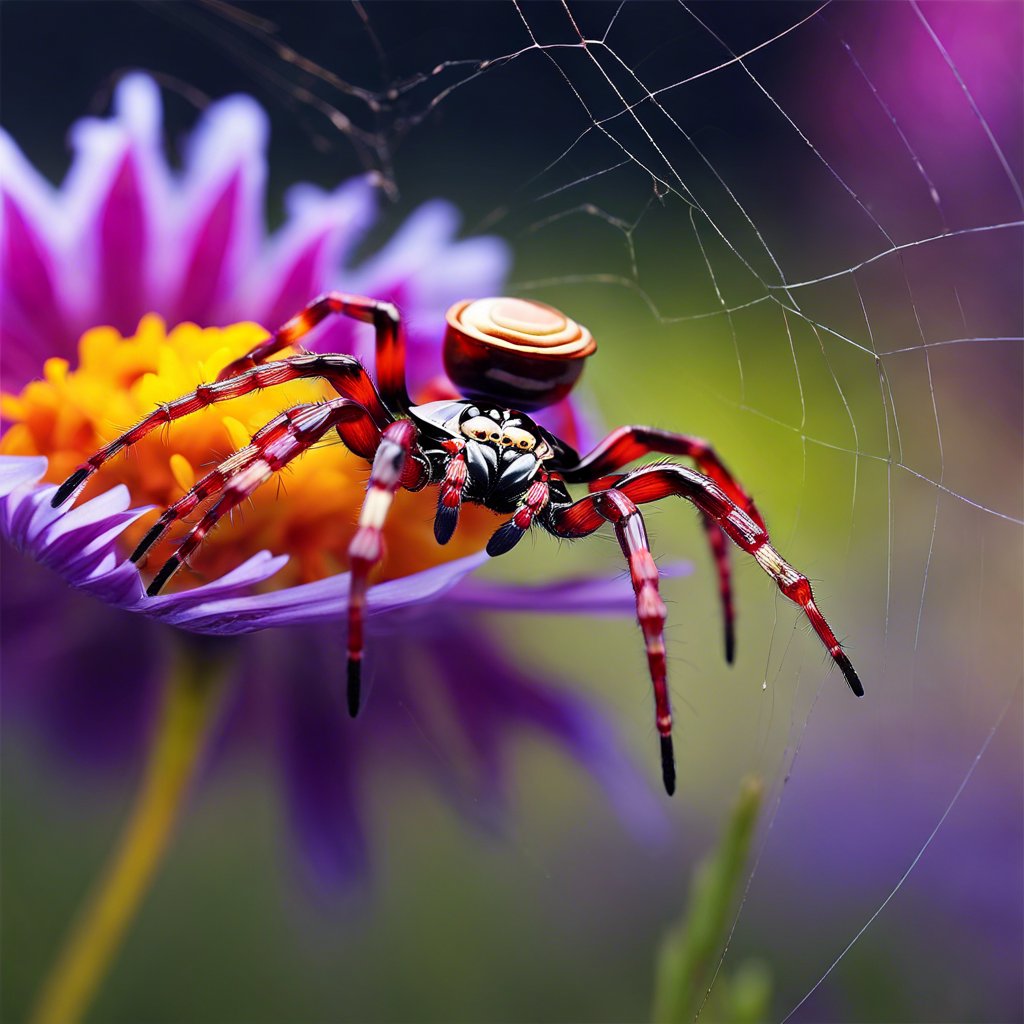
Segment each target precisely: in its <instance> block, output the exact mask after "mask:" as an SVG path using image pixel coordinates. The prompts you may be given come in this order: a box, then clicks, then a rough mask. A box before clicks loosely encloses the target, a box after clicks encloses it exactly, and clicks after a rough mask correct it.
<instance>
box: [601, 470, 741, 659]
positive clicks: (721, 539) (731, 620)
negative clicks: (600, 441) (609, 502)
mask: <svg viewBox="0 0 1024 1024" xmlns="http://www.w3.org/2000/svg"><path fill="white" fill-rule="evenodd" d="M625 477H626V474H625V473H613V474H611V475H610V476H602V477H598V478H597V479H596V480H591V481H590V483H589V484H588V485H587V490H589V491H590V493H591V494H594V493H596V492H598V491H606V490H607V489H608V488H609V487H615V486H616V485H617V484H618V483H619V482H620V481H621V480H624V479H625ZM700 518H701V522H702V523H703V524H704V532H705V533H706V534H707V535H708V544H709V545H710V546H711V557H712V559H713V560H714V563H715V571H716V572H717V573H718V592H719V595H720V597H721V601H722V621H723V623H724V626H725V660H726V661H727V662H728V663H729V664H730V665H731V664H732V663H733V661H734V660H735V659H736V609H735V605H734V603H733V598H732V566H731V564H730V560H729V545H728V544H727V543H726V536H725V534H724V533H723V532H722V528H721V527H720V526H719V525H718V524H717V523H716V522H715V521H714V520H713V519H711V518H709V517H708V516H707V515H705V514H704V513H703V512H701V514H700Z"/></svg>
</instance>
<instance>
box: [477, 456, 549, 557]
mask: <svg viewBox="0 0 1024 1024" xmlns="http://www.w3.org/2000/svg"><path fill="white" fill-rule="evenodd" d="M550 498H551V492H550V490H549V488H548V474H547V473H545V472H544V471H543V470H541V472H540V473H539V474H538V476H537V478H536V479H535V480H534V481H533V483H531V484H530V486H529V488H528V489H527V491H526V494H524V495H523V497H522V500H521V501H520V502H519V505H518V507H517V508H516V511H515V513H514V514H513V516H512V518H511V519H510V520H509V521H508V522H507V523H505V524H504V525H502V526H499V527H498V529H497V530H495V531H494V533H493V534H492V535H491V539H490V540H489V541H488V542H487V554H489V555H490V556H491V557H492V558H497V556H498V555H503V554H505V552H506V551H511V550H512V548H514V547H515V546H516V545H517V544H518V543H519V541H520V540H522V538H523V535H524V534H525V533H526V531H527V530H529V528H530V527H531V526H532V525H533V521H534V519H535V518H536V517H537V516H538V515H540V513H541V512H543V510H544V508H545V506H546V505H547V504H548V501H549V500H550Z"/></svg>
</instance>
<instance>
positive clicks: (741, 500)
mask: <svg viewBox="0 0 1024 1024" xmlns="http://www.w3.org/2000/svg"><path fill="white" fill-rule="evenodd" d="M653 453H658V454H660V455H682V456H684V457H686V458H690V459H693V461H694V462H695V463H696V464H697V469H698V470H699V471H700V472H701V473H703V474H704V476H706V477H708V478H710V479H711V480H714V482H715V483H716V484H718V486H719V487H721V489H722V490H723V491H725V493H726V494H727V495H728V496H729V497H730V498H731V499H732V501H733V502H734V503H735V504H736V505H738V506H739V507H740V508H741V509H743V511H744V512H746V513H747V515H748V516H750V518H751V519H753V520H754V522H755V523H757V525H758V526H760V527H761V529H762V530H763V529H765V525H764V520H763V519H762V518H761V513H760V512H758V511H757V507H756V506H755V505H754V499H753V498H752V497H751V496H750V495H749V494H747V492H746V491H745V490H744V489H743V488H742V487H741V486H740V484H739V483H738V482H737V480H736V478H735V477H734V476H733V475H732V473H730V472H729V470H728V469H727V468H726V465H725V463H724V462H722V460H721V459H720V458H719V456H718V453H717V452H716V451H715V449H714V448H712V447H711V445H710V444H709V443H708V442H707V441H705V440H704V439H703V438H700V437H692V436H691V435H689V434H675V433H673V432H672V431H669V430H658V429H656V428H655V427H638V426H631V427H619V429H618V430H613V431H612V432H611V433H610V434H609V435H608V436H607V437H606V438H605V439H604V440H603V441H600V442H599V443H598V444H597V446H596V447H595V448H594V450H593V451H591V452H590V453H589V454H587V455H585V456H583V458H582V459H580V461H579V462H578V463H577V464H576V465H575V466H569V467H566V468H561V469H560V470H559V472H560V473H561V475H562V477H563V478H564V479H565V481H566V483H587V482H588V481H593V480H596V479H597V478H598V477H601V476H604V475H605V474H608V473H612V472H614V471H615V470H617V469H620V468H621V467H622V466H625V465H628V464H629V463H630V462H633V461H635V460H636V459H641V458H643V457H644V456H645V455H651V454H653ZM591 489H592V490H593V488H591Z"/></svg>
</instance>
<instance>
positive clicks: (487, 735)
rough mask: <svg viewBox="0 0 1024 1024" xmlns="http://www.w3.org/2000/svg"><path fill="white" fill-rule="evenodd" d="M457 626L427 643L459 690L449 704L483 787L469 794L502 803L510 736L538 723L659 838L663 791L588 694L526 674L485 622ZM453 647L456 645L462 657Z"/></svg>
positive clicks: (627, 816)
mask: <svg viewBox="0 0 1024 1024" xmlns="http://www.w3.org/2000/svg"><path fill="white" fill-rule="evenodd" d="M452 632H453V633H454V634H455V635H454V636H452V635H445V636H444V637H439V636H438V635H437V634H436V633H434V634H432V635H431V638H430V640H429V644H430V647H431V648H432V650H433V653H434V657H435V658H436V659H437V661H438V663H439V664H440V665H442V666H446V668H447V671H445V668H442V670H441V673H440V675H441V678H442V680H443V681H444V682H445V684H446V685H447V686H448V687H449V688H450V689H451V690H452V691H453V692H452V695H451V696H452V699H451V705H452V708H453V710H454V713H455V714H456V716H457V718H458V720H459V723H460V726H461V730H460V731H461V734H462V735H463V737H464V738H465V741H466V742H467V743H468V744H469V745H470V747H471V748H472V750H473V751H474V754H475V758H476V764H477V768H478V777H477V785H478V786H479V789H478V791H476V792H474V793H470V794H468V796H469V798H470V800H471V801H472V802H476V801H479V800H483V801H486V802H490V803H492V804H494V805H495V806H496V807H498V808H500V807H501V805H502V804H503V803H504V800H505V796H506V789H507V776H508V775H509V770H508V766H507V764H506V762H505V757H504V750H503V746H504V743H505V742H506V741H507V740H508V738H509V737H510V736H512V735H513V734H514V732H515V730H516V729H517V728H518V729H529V730H537V731H540V732H543V733H545V734H546V735H547V736H548V737H549V738H551V739H553V740H555V741H556V744H557V746H558V747H560V748H561V749H563V750H565V751H567V752H568V753H569V754H570V755H571V756H572V757H574V758H575V759H576V761H577V762H579V764H580V765H581V766H583V767H584V768H586V769H587V770H588V771H589V772H590V773H591V774H592V775H593V776H594V777H595V778H597V780H598V782H599V783H600V784H601V785H602V787H603V788H604V789H605V792H606V793H607V795H608V796H609V798H610V800H611V802H612V804H613V806H614V807H615V809H616V811H617V812H618V814H619V815H620V816H621V817H622V819H623V820H624V821H625V822H626V823H627V824H628V826H629V827H630V828H631V829H632V830H633V831H634V832H635V833H636V834H637V835H638V836H640V837H642V838H645V839H653V838H656V837H659V836H661V835H663V834H664V831H665V824H666V822H665V818H664V813H663V811H662V809H661V807H662V805H661V801H660V798H659V797H657V796H656V795H655V792H654V789H653V788H652V786H651V784H650V783H649V782H648V781H647V778H646V776H645V775H644V774H643V773H641V772H640V771H639V770H638V769H637V767H636V765H635V764H634V763H633V761H632V760H631V759H630V758H629V757H628V756H627V755H626V753H625V752H624V750H623V749H622V746H621V743H620V742H619V738H618V736H617V734H616V732H615V730H614V729H613V728H612V727H611V726H610V724H609V723H608V721H607V719H606V718H605V717H604V716H603V715H602V714H600V713H599V712H598V711H597V710H595V708H594V706H593V704H592V703H591V702H590V701H588V700H585V699H583V698H582V697H578V696H576V695H574V694H573V693H572V692H571V687H570V686H569V685H568V684H560V683H556V682H553V681H551V680H548V679H543V678H538V675H537V672H536V671H535V670H531V671H530V672H529V673H527V672H524V671H523V670H522V669H521V668H519V667H518V666H516V665H513V664H512V663H511V662H509V661H508V659H507V658H506V657H505V656H504V654H503V653H502V651H501V649H500V648H499V647H498V646H497V645H496V644H494V643H489V642H487V640H486V634H485V633H484V632H482V631H481V630H480V629H479V628H474V629H472V630H469V629H466V630H462V629H458V628H457V627H453V630H452ZM453 651H457V652H458V654H457V663H456V659H455V658H454V657H453ZM467 663H469V664H473V665H486V666H487V685H486V686H480V685H478V682H477V680H475V679H473V680H471V681H470V680H467V678H466V673H465V667H464V666H465V665H466V664H467ZM470 682H471V685H468V683H470Z"/></svg>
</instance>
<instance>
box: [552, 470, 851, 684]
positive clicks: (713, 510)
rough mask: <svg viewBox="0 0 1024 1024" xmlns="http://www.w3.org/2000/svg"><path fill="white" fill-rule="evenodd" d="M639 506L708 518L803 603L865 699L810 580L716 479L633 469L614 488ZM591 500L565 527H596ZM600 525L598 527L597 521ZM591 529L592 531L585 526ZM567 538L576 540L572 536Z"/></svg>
mask: <svg viewBox="0 0 1024 1024" xmlns="http://www.w3.org/2000/svg"><path fill="white" fill-rule="evenodd" d="M615 489H616V490H620V491H622V492H623V493H624V494H627V495H628V496H629V497H630V498H632V499H633V501H635V502H636V503H637V504H638V505H641V504H644V503H645V502H649V501H658V500H659V499H661V498H667V497H669V496H670V495H677V496H679V497H681V498H685V499H686V500H687V501H689V502H692V503H693V504H694V505H696V507H697V508H698V509H699V510H700V511H701V512H703V513H704V515H706V516H707V517H708V518H709V519H711V520H713V521H714V522H715V523H716V524H717V525H718V527H719V528H720V529H721V530H722V531H724V532H725V534H726V535H727V536H728V537H729V538H730V539H731V540H732V541H733V542H734V543H736V544H737V545H738V546H739V547H741V548H742V549H743V550H744V551H746V552H747V554H749V555H753V557H754V559H755V561H756V562H757V563H758V565H760V566H761V568H762V569H764V571H765V572H766V573H768V575H769V576H771V577H772V579H773V580H775V583H776V585H777V586H778V588H779V590H781V591H782V593H783V594H784V595H785V596H786V597H788V598H789V600H790V601H792V602H793V603H794V604H796V605H799V606H800V608H802V609H803V612H804V614H805V615H806V616H807V619H808V621H809V622H810V623H811V626H812V627H813V628H814V632H815V633H817V634H818V637H819V639H820V640H821V642H822V643H823V644H824V645H825V649H826V650H827V651H828V653H829V654H830V655H831V656H832V659H833V660H834V661H835V663H836V664H837V665H838V666H839V668H840V670H841V671H842V673H843V675H844V676H845V677H846V681H847V683H848V684H849V686H850V689H851V690H853V692H854V693H855V694H856V695H857V696H858V697H863V696H864V687H863V686H862V685H861V682H860V679H859V678H858V676H857V673H856V671H855V670H854V667H853V664H852V663H851V661H850V659H849V657H848V656H847V655H846V653H845V652H844V651H843V649H842V646H841V645H840V643H839V641H838V640H837V639H836V635H835V633H833V632H832V629H831V627H830V626H829V624H828V623H827V622H826V621H825V617H824V616H823V615H822V614H821V612H820V611H819V610H818V606H817V604H815V601H814V594H813V592H812V591H811V585H810V583H809V582H808V580H807V577H806V576H804V575H803V574H802V573H799V572H797V571H796V569H794V568H793V567H792V566H791V565H790V564H789V563H788V562H787V561H786V560H785V559H784V558H783V557H782V556H781V555H780V554H779V553H778V551H776V550H775V548H774V547H772V545H771V544H770V543H769V542H768V531H767V530H766V529H765V528H764V527H763V526H762V525H760V524H759V523H758V522H757V521H756V520H755V519H754V518H753V517H752V516H751V515H749V514H748V513H747V512H746V511H744V510H743V509H742V508H740V507H739V506H738V505H737V504H736V503H735V502H734V501H733V500H732V499H731V498H730V497H729V495H728V494H726V492H725V490H724V489H723V488H722V487H720V486H719V485H718V484H717V483H716V482H715V481H714V480H709V479H708V478H707V477H706V476H703V475H702V474H700V473H697V472H695V471H694V470H692V469H687V468H686V467H685V466H674V465H671V464H669V465H659V466H646V467H644V468H642V469H637V470H634V471H633V472H632V473H628V474H627V475H626V476H625V477H623V478H622V479H621V480H620V481H619V482H618V483H617V484H616V485H615ZM587 500H588V499H587V498H584V499H582V500H581V501H579V502H576V504H574V505H572V506H570V507H569V508H567V509H566V510H565V512H564V514H563V525H564V527H565V528H566V529H568V530H570V531H571V530H572V529H573V528H576V529H582V530H583V533H581V534H579V536H585V535H586V534H587V533H591V532H592V531H593V529H596V526H590V523H591V522H593V520H594V519H595V517H596V511H594V510H591V509H589V508H588V507H587V506H586V505H585V504H584V503H585V502H586V501H587ZM598 525H599V523H598ZM588 526H589V528H587V527H588ZM564 535H565V536H576V535H577V534H574V533H572V532H569V533H566V534H564Z"/></svg>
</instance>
